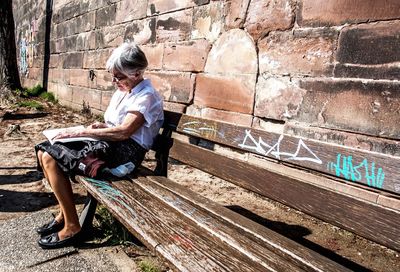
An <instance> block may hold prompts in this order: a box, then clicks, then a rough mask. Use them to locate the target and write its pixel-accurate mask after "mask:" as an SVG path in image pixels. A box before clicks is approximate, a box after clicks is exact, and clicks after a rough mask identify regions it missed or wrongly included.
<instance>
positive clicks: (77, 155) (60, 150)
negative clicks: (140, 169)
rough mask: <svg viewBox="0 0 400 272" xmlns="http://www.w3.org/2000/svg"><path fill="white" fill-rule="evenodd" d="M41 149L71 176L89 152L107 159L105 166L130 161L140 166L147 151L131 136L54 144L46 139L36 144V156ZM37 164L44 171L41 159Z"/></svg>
mask: <svg viewBox="0 0 400 272" xmlns="http://www.w3.org/2000/svg"><path fill="white" fill-rule="evenodd" d="M39 150H41V151H43V152H47V153H48V154H49V155H50V156H51V157H52V158H53V159H54V160H55V161H56V162H57V164H58V166H59V167H60V168H61V170H62V171H63V172H64V173H65V174H67V175H69V176H73V175H75V174H77V173H78V171H77V168H78V167H77V166H78V164H79V162H80V161H81V160H82V159H84V158H85V157H86V156H88V155H89V154H90V155H94V156H95V157H97V158H99V159H100V160H103V161H105V165H104V166H105V167H108V168H115V167H117V166H119V165H122V164H125V163H128V162H132V163H133V164H134V165H136V166H139V165H140V164H141V163H142V161H143V159H144V156H145V154H146V152H147V150H146V149H145V148H143V147H142V146H141V145H139V144H138V143H137V142H136V141H134V140H133V139H131V138H129V139H127V140H123V141H77V142H68V143H54V144H51V143H50V142H49V141H45V142H42V143H40V144H38V145H36V146H35V151H36V158H37V152H38V151H39ZM37 165H38V170H39V171H42V169H41V167H40V164H39V161H38V163H37Z"/></svg>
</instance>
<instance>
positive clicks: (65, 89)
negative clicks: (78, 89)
mask: <svg viewBox="0 0 400 272" xmlns="http://www.w3.org/2000/svg"><path fill="white" fill-rule="evenodd" d="M56 89H57V92H56V98H57V99H58V100H60V101H64V102H71V101H72V88H71V86H69V85H67V84H57V88H56Z"/></svg>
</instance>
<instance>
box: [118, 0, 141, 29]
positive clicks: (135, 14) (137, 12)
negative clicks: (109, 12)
mask: <svg viewBox="0 0 400 272" xmlns="http://www.w3.org/2000/svg"><path fill="white" fill-rule="evenodd" d="M146 11H147V1H142V0H133V1H132V0H122V1H120V2H118V3H117V9H116V14H115V24H119V23H124V22H129V21H132V20H136V19H142V18H144V17H146Z"/></svg>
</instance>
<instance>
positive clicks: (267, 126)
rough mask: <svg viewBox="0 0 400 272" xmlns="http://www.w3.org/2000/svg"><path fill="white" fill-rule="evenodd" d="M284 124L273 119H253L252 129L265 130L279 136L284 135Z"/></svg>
mask: <svg viewBox="0 0 400 272" xmlns="http://www.w3.org/2000/svg"><path fill="white" fill-rule="evenodd" d="M284 123H285V122H279V121H275V120H271V119H262V118H259V117H254V118H253V123H252V125H251V126H252V127H253V128H255V129H263V130H265V131H268V132H274V133H278V134H283V131H284Z"/></svg>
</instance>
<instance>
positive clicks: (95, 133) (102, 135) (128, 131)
mask: <svg viewBox="0 0 400 272" xmlns="http://www.w3.org/2000/svg"><path fill="white" fill-rule="evenodd" d="M144 121H145V120H144V116H143V114H141V113H140V112H138V111H134V112H129V113H128V114H127V115H126V116H125V118H124V121H123V122H122V124H121V125H119V126H116V127H107V128H92V127H91V126H89V127H87V128H85V129H82V130H77V131H74V132H70V133H63V134H60V135H58V136H57V137H55V139H59V138H71V137H94V138H98V139H100V140H107V141H122V140H126V139H128V138H129V137H130V136H131V135H132V134H133V133H134V132H135V131H136V130H137V129H138V128H140V127H141V126H142V125H143V124H144Z"/></svg>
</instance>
